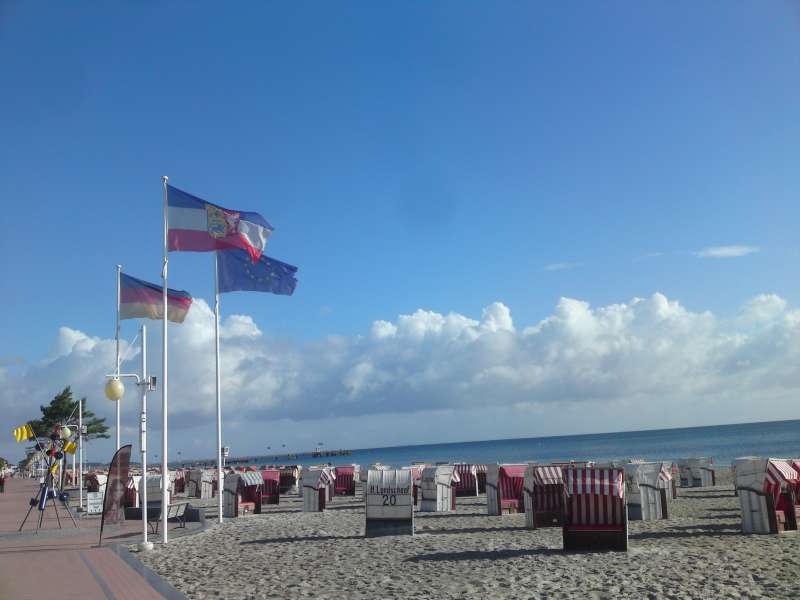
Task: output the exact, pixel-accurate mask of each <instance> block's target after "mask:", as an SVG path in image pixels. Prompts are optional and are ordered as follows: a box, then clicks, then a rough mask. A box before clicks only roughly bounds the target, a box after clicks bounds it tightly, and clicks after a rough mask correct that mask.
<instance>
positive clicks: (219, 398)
mask: <svg viewBox="0 0 800 600" xmlns="http://www.w3.org/2000/svg"><path fill="white" fill-rule="evenodd" d="M217 254H218V252H216V251H215V252H214V344H215V354H214V355H215V358H216V370H217V379H216V384H217V510H218V519H219V522H220V523H222V488H223V486H224V483H225V481H224V479H223V477H222V393H221V386H220V369H219V264H218V260H219V259H218V257H217Z"/></svg>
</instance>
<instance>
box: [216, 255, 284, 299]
mask: <svg viewBox="0 0 800 600" xmlns="http://www.w3.org/2000/svg"><path fill="white" fill-rule="evenodd" d="M295 273H297V267H293V266H292V265H287V264H286V263H284V262H281V261H279V260H275V259H274V258H270V257H269V256H267V255H265V254H262V255H261V258H259V259H258V262H256V263H253V260H252V258H250V254H249V253H248V252H247V251H245V250H238V249H237V250H223V251H221V252H217V277H218V278H219V291H220V292H238V291H249V292H272V293H273V294H282V295H284V296H291V295H292V293H294V288H295V287H296V286H297V279H295V277H294V275H295Z"/></svg>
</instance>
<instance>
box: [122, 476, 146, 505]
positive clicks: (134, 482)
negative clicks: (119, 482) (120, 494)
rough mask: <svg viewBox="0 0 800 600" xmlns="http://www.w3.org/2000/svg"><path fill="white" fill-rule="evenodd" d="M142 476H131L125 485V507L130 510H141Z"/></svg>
mask: <svg viewBox="0 0 800 600" xmlns="http://www.w3.org/2000/svg"><path fill="white" fill-rule="evenodd" d="M141 478H142V477H141V475H129V476H128V481H127V482H126V483H125V498H124V500H123V503H124V504H123V505H124V506H126V507H130V508H139V480H140V479H141Z"/></svg>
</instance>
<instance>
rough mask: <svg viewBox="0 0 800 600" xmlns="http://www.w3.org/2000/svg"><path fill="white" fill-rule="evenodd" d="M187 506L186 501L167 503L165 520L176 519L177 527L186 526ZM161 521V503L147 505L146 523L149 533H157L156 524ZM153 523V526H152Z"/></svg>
mask: <svg viewBox="0 0 800 600" xmlns="http://www.w3.org/2000/svg"><path fill="white" fill-rule="evenodd" d="M187 506H189V503H188V502H175V503H174V504H168V505H167V520H169V519H177V520H178V523H179V525H178V526H179V527H182V528H185V527H186V507H187ZM160 523H161V504H160V503H158V504H153V505H150V504H149V503H148V506H147V525H148V526H149V527H150V532H151V533H158V526H159V524H160ZM154 524H155V526H154Z"/></svg>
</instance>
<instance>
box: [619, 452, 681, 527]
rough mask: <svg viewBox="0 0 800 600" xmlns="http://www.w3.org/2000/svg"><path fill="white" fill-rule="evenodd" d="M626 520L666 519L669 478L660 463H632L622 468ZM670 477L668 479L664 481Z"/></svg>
mask: <svg viewBox="0 0 800 600" xmlns="http://www.w3.org/2000/svg"><path fill="white" fill-rule="evenodd" d="M624 471H625V497H626V503H627V505H628V518H629V519H630V520H632V521H656V520H658V519H666V518H667V515H668V512H669V509H668V506H667V493H668V491H669V490H668V483H669V481H671V476H670V475H669V474H668V473H665V471H664V465H663V464H662V463H660V462H634V463H627V464H626V465H625V466H624ZM665 477H670V479H669V480H668V479H665Z"/></svg>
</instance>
